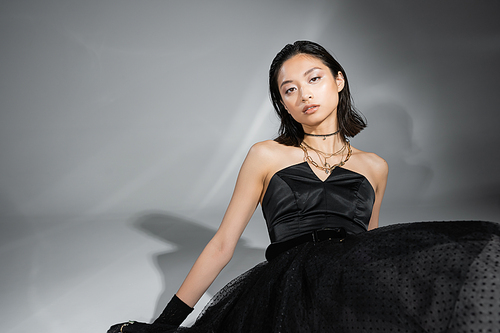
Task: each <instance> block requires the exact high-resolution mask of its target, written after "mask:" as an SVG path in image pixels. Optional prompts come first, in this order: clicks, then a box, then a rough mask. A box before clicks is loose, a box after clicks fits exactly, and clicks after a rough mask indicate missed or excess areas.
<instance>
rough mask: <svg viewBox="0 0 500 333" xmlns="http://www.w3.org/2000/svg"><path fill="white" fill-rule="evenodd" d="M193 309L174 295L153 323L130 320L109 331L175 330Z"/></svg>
mask: <svg viewBox="0 0 500 333" xmlns="http://www.w3.org/2000/svg"><path fill="white" fill-rule="evenodd" d="M192 311H193V308H192V307H190V306H189V305H187V304H186V303H184V302H183V301H181V299H180V298H179V297H177V295H174V296H173V297H172V299H171V300H170V302H168V304H167V306H166V307H165V309H164V310H163V312H162V313H161V315H160V316H159V317H158V318H157V319H156V320H155V321H154V322H153V323H152V324H146V323H141V322H137V321H136V322H133V321H129V322H127V323H121V324H116V325H113V326H111V328H110V329H109V330H108V333H160V332H161V333H163V332H166V331H168V330H175V329H176V328H177V327H179V325H180V324H181V323H182V322H183V321H184V319H186V317H187V316H188V315H189V314H190V313H191V312H192Z"/></svg>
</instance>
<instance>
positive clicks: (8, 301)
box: [0, 0, 500, 333]
mask: <svg viewBox="0 0 500 333" xmlns="http://www.w3.org/2000/svg"><path fill="white" fill-rule="evenodd" d="M499 10H500V3H499V2H498V1H460V2H457V1H357V0H356V1H307V2H306V1H283V0H280V1H232V2H231V1H128V0H109V1H79V2H77V1H60V0H53V1H50V0H43V1H34V0H25V1H23V0H18V1H0V43H1V44H0V45H1V52H0V228H1V230H0V231H1V232H0V267H1V270H0V294H1V297H0V313H1V317H2V329H3V332H6V333H14V332H15V333H17V332H31V331H33V330H34V329H35V330H36V331H38V332H54V333H56V332H61V333H62V332H69V331H71V332H104V331H105V330H106V329H107V327H108V326H109V325H111V324H113V323H115V322H120V321H126V320H128V319H136V320H142V321H149V320H150V319H151V318H152V317H153V316H154V315H155V314H157V313H158V312H159V311H161V308H162V307H163V305H164V304H165V302H166V301H167V300H168V299H169V298H170V297H171V295H172V293H174V292H175V291H176V290H177V288H178V286H179V284H180V283H181V281H182V279H183V277H184V276H185V274H186V273H187V271H188V270H189V268H190V266H191V265H192V263H193V262H194V260H195V258H196V256H197V255H198V254H199V252H200V251H201V249H202V248H203V246H204V244H205V243H206V241H208V239H210V237H211V236H212V235H213V233H214V231H215V229H216V228H217V226H218V224H219V222H220V219H221V218H222V215H223V213H224V210H225V208H226V206H227V203H228V201H229V198H230V196H231V193H232V188H233V186H234V182H235V179H236V175H237V172H238V169H239V166H240V165H241V162H242V160H243V158H244V157H245V154H246V152H247V150H248V148H249V147H250V146H251V145H252V144H253V143H254V142H257V141H261V140H265V139H269V138H273V137H274V136H275V133H276V129H277V126H278V121H277V119H276V118H275V116H274V114H273V111H272V109H271V104H270V103H269V99H268V93H267V70H268V67H269V64H270V62H271V60H272V58H273V57H274V55H275V54H276V53H277V52H278V51H279V50H280V49H281V48H282V47H283V46H284V45H285V44H286V43H290V42H293V41H295V40H298V39H309V40H314V41H317V42H319V43H320V44H322V45H324V46H325V47H326V48H327V49H329V50H330V51H332V53H333V54H334V55H335V56H336V57H337V59H338V60H339V61H340V63H342V65H343V66H344V68H345V69H346V71H347V73H348V76H349V80H350V83H351V87H352V90H353V95H354V98H355V103H356V105H357V107H358V108H359V109H360V110H361V111H362V113H363V114H364V115H365V116H366V118H367V119H368V123H369V127H368V128H367V129H366V130H365V131H363V132H362V133H361V134H360V135H359V136H358V137H356V138H355V139H354V140H353V144H354V145H355V146H356V147H357V148H360V149H362V150H367V151H373V152H376V153H377V154H379V155H380V156H382V157H384V158H385V159H386V160H387V161H388V163H389V166H390V175H389V183H388V188H387V192H386V197H385V200H384V203H383V208H382V212H381V225H388V224H393V223H399V222H409V221H420V220H452V219H485V220H493V221H499V218H498V217H499V212H500V190H499V185H500V175H499V173H498V170H499V167H500V162H499V158H498V145H499V143H500V132H499V131H498V124H499V119H500V116H499V111H500V110H499V108H498V105H499V102H500V97H499V96H500V94H499V93H498V91H499V88H500V85H499V83H498V73H499V69H500V65H499V60H500V57H499V56H500V24H499V23H498V12H499ZM268 242H269V239H268V236H267V234H266V229H265V226H264V222H263V220H262V216H261V213H260V208H259V209H258V210H257V212H256V214H255V215H254V217H253V219H252V221H251V222H250V224H249V226H248V228H247V230H246V231H245V233H244V235H243V238H242V241H241V242H240V244H239V246H238V250H237V253H236V255H235V260H233V263H232V264H230V266H228V267H227V269H226V270H225V271H224V272H223V273H222V275H221V276H220V279H219V280H218V281H217V282H216V284H215V285H214V286H212V287H211V289H210V290H209V292H208V293H207V295H206V296H204V298H203V299H202V301H201V303H200V305H198V306H197V311H198V312H199V311H200V310H201V308H202V304H203V303H204V302H206V301H207V299H208V298H209V297H210V295H213V293H214V292H215V291H216V290H217V289H218V288H219V287H220V286H222V285H224V283H225V282H227V281H228V280H229V279H230V278H231V277H233V276H235V275H236V274H238V273H239V272H241V271H243V270H244V269H246V268H248V267H251V266H252V265H253V264H255V263H257V262H259V261H262V260H263V249H264V248H265V246H266V245H267V244H268ZM193 316H194V315H193ZM193 316H192V317H193ZM190 320H192V318H190V319H189V320H188V322H189V321H190Z"/></svg>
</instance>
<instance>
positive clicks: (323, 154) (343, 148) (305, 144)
mask: <svg viewBox="0 0 500 333" xmlns="http://www.w3.org/2000/svg"><path fill="white" fill-rule="evenodd" d="M302 143H303V144H304V146H306V148H309V149H311V150H312V151H315V152H316V153H317V154H321V155H322V156H323V157H324V158H325V159H327V158H330V157H332V156H335V155H338V154H340V153H342V152H344V150H345V147H346V144H345V143H344V145H343V146H342V147H341V148H340V149H339V150H337V151H336V152H334V153H325V152H324V151H322V150H319V149H316V148H314V147H311V146H309V145H308V144H307V143H305V142H304V141H302Z"/></svg>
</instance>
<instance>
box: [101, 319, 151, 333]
mask: <svg viewBox="0 0 500 333" xmlns="http://www.w3.org/2000/svg"><path fill="white" fill-rule="evenodd" d="M150 332H152V330H151V325H150V324H146V323H141V322H138V321H128V322H126V323H121V324H116V325H113V326H111V327H110V328H109V330H108V333H150Z"/></svg>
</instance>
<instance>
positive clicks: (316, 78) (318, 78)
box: [309, 76, 321, 82]
mask: <svg viewBox="0 0 500 333" xmlns="http://www.w3.org/2000/svg"><path fill="white" fill-rule="evenodd" d="M320 79H321V76H316V77H313V78H312V79H311V80H309V81H310V82H317V81H319V80H320Z"/></svg>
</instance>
